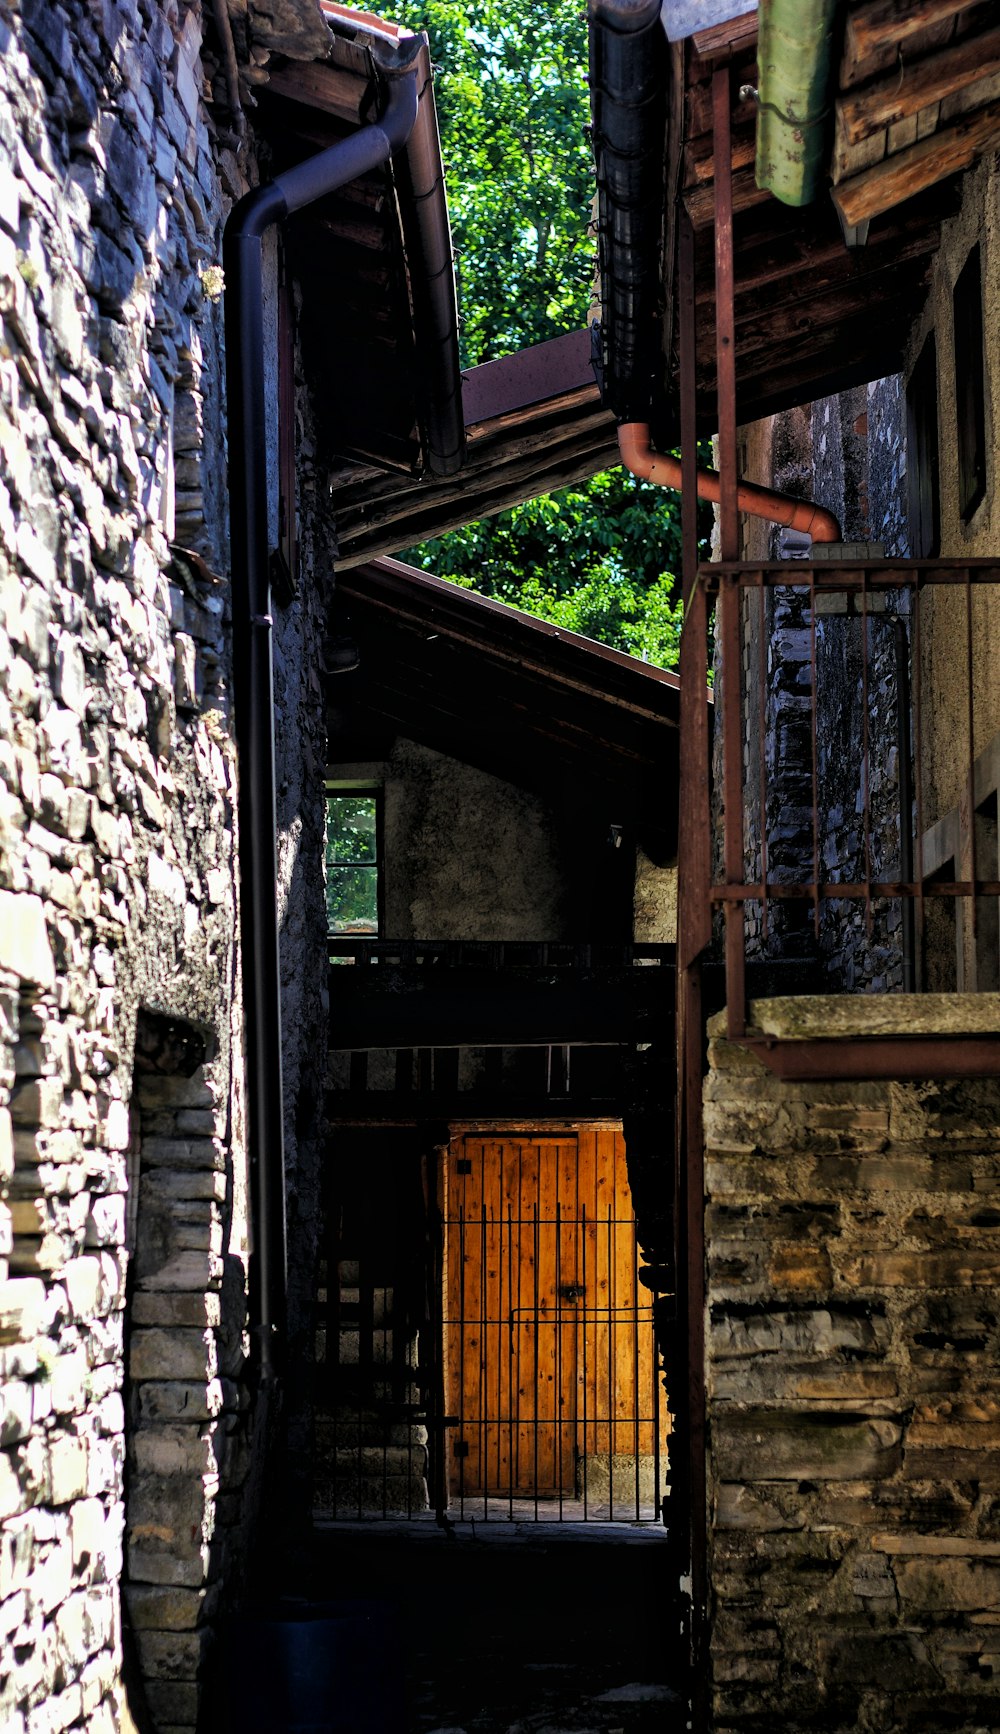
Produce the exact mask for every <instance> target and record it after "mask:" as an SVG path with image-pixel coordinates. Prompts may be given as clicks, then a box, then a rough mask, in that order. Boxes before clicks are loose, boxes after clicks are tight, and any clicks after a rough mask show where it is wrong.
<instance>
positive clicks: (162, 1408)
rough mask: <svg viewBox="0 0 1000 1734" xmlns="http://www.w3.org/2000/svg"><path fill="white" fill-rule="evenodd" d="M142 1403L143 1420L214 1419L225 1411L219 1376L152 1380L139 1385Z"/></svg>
mask: <svg viewBox="0 0 1000 1734" xmlns="http://www.w3.org/2000/svg"><path fill="white" fill-rule="evenodd" d="M139 1405H140V1410H141V1414H142V1417H143V1420H144V1421H151V1422H152V1421H213V1420H215V1418H216V1416H218V1415H221V1413H222V1409H223V1392H222V1385H221V1383H220V1381H219V1380H218V1379H209V1380H205V1379H202V1380H200V1381H194V1382H193V1383H185V1382H184V1381H182V1380H179V1379H178V1380H174V1379H161V1380H156V1379H151V1380H149V1382H148V1383H146V1384H143V1385H142V1386H141V1388H140V1391H139Z"/></svg>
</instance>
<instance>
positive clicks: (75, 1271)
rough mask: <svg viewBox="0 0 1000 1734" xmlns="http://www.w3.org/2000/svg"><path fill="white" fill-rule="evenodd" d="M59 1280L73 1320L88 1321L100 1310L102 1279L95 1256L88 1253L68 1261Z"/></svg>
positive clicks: (99, 1263)
mask: <svg viewBox="0 0 1000 1734" xmlns="http://www.w3.org/2000/svg"><path fill="white" fill-rule="evenodd" d="M60 1280H61V1281H62V1283H63V1286H64V1287H65V1290H66V1298H67V1300H68V1301H69V1305H70V1311H71V1313H72V1315H73V1317H74V1318H76V1319H90V1318H93V1316H94V1315H95V1313H98V1312H99V1311H100V1310H101V1301H102V1298H103V1296H102V1289H103V1286H104V1279H103V1271H102V1268H101V1261H100V1259H99V1258H98V1257H96V1255H94V1254H92V1253H90V1254H84V1256H83V1257H81V1258H73V1259H70V1261H69V1263H68V1264H67V1265H66V1267H65V1269H64V1270H63V1271H62V1272H61V1278H60Z"/></svg>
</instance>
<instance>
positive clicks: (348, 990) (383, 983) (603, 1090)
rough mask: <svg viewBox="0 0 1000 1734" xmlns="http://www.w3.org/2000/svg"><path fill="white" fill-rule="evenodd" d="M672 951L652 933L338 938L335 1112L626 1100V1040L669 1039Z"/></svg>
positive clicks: (498, 1108) (611, 1104)
mask: <svg viewBox="0 0 1000 1734" xmlns="http://www.w3.org/2000/svg"><path fill="white" fill-rule="evenodd" d="M674 955H675V953H674V947H673V946H672V945H652V944H650V945H633V944H608V943H601V944H571V943H563V942H554V941H549V942H543V941H537V942H529V941H517V942H510V941H502V942H501V941H498V942H486V941H473V940H465V941H461V940H404V941H400V940H389V939H361V938H353V939H336V940H331V942H330V963H331V970H330V1049H331V1054H330V1072H329V1080H330V1095H329V1103H330V1108H331V1112H333V1113H334V1114H337V1115H339V1116H341V1117H343V1116H344V1115H350V1114H351V1113H354V1112H356V1111H359V1112H362V1113H366V1114H367V1113H375V1112H378V1113H388V1112H390V1110H391V1111H394V1112H399V1113H401V1114H405V1113H407V1112H410V1111H412V1110H414V1109H416V1108H417V1107H419V1108H420V1109H421V1111H423V1110H433V1111H434V1112H436V1113H444V1112H448V1113H461V1114H470V1113H472V1112H490V1113H494V1114H498V1113H502V1112H504V1113H506V1112H508V1111H511V1112H513V1111H514V1109H515V1108H516V1109H517V1110H518V1111H520V1110H521V1109H523V1110H524V1111H528V1110H529V1109H531V1108H534V1109H535V1110H536V1111H538V1112H543V1111H544V1112H553V1113H554V1112H556V1111H559V1112H567V1113H569V1112H574V1113H584V1112H589V1113H594V1114H608V1113H612V1114H620V1113H621V1111H622V1104H623V1102H624V1101H625V1099H626V1096H627V1093H628V1087H629V1086H628V1082H627V1078H626V1070H627V1064H626V1058H625V1056H626V1052H627V1051H629V1050H635V1049H636V1048H637V1047H638V1046H639V1045H640V1044H649V1043H652V1042H655V1043H657V1044H659V1045H660V1047H662V1048H663V1051H664V1052H667V1053H668V1052H669V1051H670V1047H671V1042H672V1034H671V1031H672V1027H673V1010H674V993H675V980H676V977H675V971H674ZM345 965H346V966H348V967H345Z"/></svg>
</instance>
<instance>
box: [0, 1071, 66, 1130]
mask: <svg viewBox="0 0 1000 1734" xmlns="http://www.w3.org/2000/svg"><path fill="white" fill-rule="evenodd" d="M10 1117H11V1119H12V1121H13V1122H14V1125H15V1126H53V1127H55V1126H59V1125H61V1123H62V1119H63V1087H62V1084H61V1082H60V1080H59V1079H58V1078H28V1079H26V1080H25V1081H24V1082H23V1083H20V1084H17V1085H16V1086H15V1088H14V1089H13V1091H12V1092H11V1098H10Z"/></svg>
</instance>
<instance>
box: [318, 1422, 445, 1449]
mask: <svg viewBox="0 0 1000 1734" xmlns="http://www.w3.org/2000/svg"><path fill="white" fill-rule="evenodd" d="M315 1429H316V1451H317V1454H319V1453H322V1452H326V1451H328V1450H331V1449H334V1450H336V1449H343V1450H348V1451H349V1450H353V1449H354V1448H355V1447H356V1446H358V1445H362V1446H368V1445H374V1446H377V1447H378V1448H379V1449H380V1450H381V1447H382V1446H383V1445H395V1446H399V1447H401V1448H404V1449H405V1448H407V1447H409V1446H410V1445H413V1446H414V1447H419V1446H422V1445H423V1444H425V1443H426V1439H427V1429H426V1427H424V1426H423V1424H422V1423H421V1422H419V1421H415V1422H410V1421H387V1420H386V1419H385V1417H384V1416H380V1415H366V1416H362V1417H358V1416H341V1415H330V1416H327V1415H317V1416H316V1422H315Z"/></svg>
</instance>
